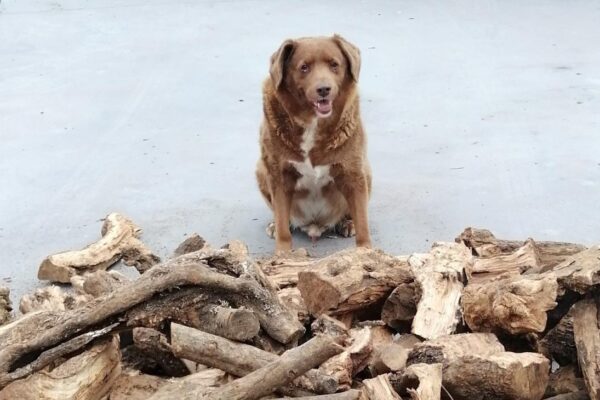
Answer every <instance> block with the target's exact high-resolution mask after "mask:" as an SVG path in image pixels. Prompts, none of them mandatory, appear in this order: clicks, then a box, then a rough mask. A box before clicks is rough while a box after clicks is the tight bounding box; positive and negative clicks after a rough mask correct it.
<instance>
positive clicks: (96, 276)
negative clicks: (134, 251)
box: [71, 270, 131, 297]
mask: <svg viewBox="0 0 600 400" xmlns="http://www.w3.org/2000/svg"><path fill="white" fill-rule="evenodd" d="M129 283H131V279H129V278H128V277H126V276H125V275H123V274H122V273H120V272H117V271H104V270H99V271H94V272H86V273H85V274H83V275H75V276H73V277H71V285H72V286H73V288H74V289H75V291H76V292H78V293H79V294H82V295H85V294H87V295H90V296H92V297H100V296H104V295H106V294H109V293H112V292H113V291H114V290H116V289H117V288H119V287H121V286H125V285H127V284H129Z"/></svg>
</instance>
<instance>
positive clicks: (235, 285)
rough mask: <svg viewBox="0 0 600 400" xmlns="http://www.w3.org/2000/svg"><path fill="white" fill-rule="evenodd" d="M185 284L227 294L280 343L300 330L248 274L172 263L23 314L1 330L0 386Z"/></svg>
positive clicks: (188, 262) (199, 263) (301, 330)
mask: <svg viewBox="0 0 600 400" xmlns="http://www.w3.org/2000/svg"><path fill="white" fill-rule="evenodd" d="M188 256H189V255H186V256H182V257H188ZM232 268H234V267H232ZM240 268H241V267H240ZM186 285H192V286H198V287H200V288H203V289H204V290H205V291H212V292H214V293H215V294H221V295H223V296H227V297H228V298H230V299H233V300H235V301H237V302H238V303H239V304H240V305H241V304H242V303H243V305H244V306H246V307H248V308H249V309H252V310H253V311H254V312H255V313H256V314H257V315H258V317H259V321H260V323H261V326H262V327H263V328H264V329H265V330H266V331H267V333H269V335H271V336H272V337H273V338H275V339H277V340H279V341H281V342H291V341H293V340H295V339H296V338H298V337H299V336H300V335H302V333H303V332H304V328H303V327H302V325H301V324H300V323H299V322H298V321H297V320H296V318H295V316H294V315H293V314H291V313H289V312H288V311H287V310H285V309H284V308H283V307H282V306H281V305H280V303H279V301H278V300H277V298H276V295H275V294H274V293H273V292H272V291H271V290H270V289H268V288H266V287H265V286H263V285H262V284H260V283H259V282H257V281H256V280H254V279H251V277H249V276H248V275H247V274H243V275H241V276H240V278H235V277H232V276H228V275H226V274H223V273H218V272H215V271H214V270H213V269H212V268H209V267H207V265H206V264H203V263H202V261H195V262H194V261H187V260H184V261H182V260H180V259H174V260H170V261H168V262H166V263H165V264H164V265H161V266H156V267H154V268H152V271H149V272H148V273H146V274H144V275H142V276H141V277H140V278H139V279H137V280H136V281H134V282H132V283H131V284H129V285H127V286H123V287H121V288H118V289H117V290H115V291H114V292H112V293H111V294H109V295H106V296H103V297H99V298H96V299H93V300H91V301H89V302H87V303H86V304H84V305H83V306H82V307H80V308H77V309H74V310H68V311H65V312H61V313H57V312H52V311H46V312H37V313H32V314H27V315H26V317H27V316H29V317H28V318H26V319H24V320H22V321H16V322H15V323H13V324H9V325H6V326H3V327H1V328H0V342H1V343H3V344H4V346H3V347H2V348H1V349H0V387H3V386H4V385H6V384H7V383H9V382H10V380H7V376H8V375H7V374H9V372H10V371H11V370H12V368H13V367H12V365H13V363H14V362H15V361H17V360H19V359H20V358H22V357H25V356H27V355H32V354H35V353H36V352H38V351H40V350H43V349H49V348H52V347H53V346H56V345H57V344H59V343H60V342H62V341H65V340H67V339H69V338H71V337H73V336H75V335H77V334H78V333H80V332H82V331H85V330H86V329H90V328H91V327H94V326H98V325H102V324H109V323H110V321H111V320H114V319H115V318H119V317H120V316H121V317H122V315H123V313H124V312H126V311H127V310H129V309H130V308H131V307H133V306H135V305H137V304H140V303H142V302H144V301H146V300H148V299H150V298H151V297H153V296H154V295H156V294H158V293H160V292H163V291H166V290H168V289H172V288H177V287H181V286H186Z"/></svg>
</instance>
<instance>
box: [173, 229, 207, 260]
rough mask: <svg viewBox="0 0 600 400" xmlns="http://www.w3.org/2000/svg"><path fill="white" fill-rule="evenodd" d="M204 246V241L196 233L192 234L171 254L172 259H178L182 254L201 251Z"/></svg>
mask: <svg viewBox="0 0 600 400" xmlns="http://www.w3.org/2000/svg"><path fill="white" fill-rule="evenodd" d="M204 245H206V240H204V238H202V236H200V235H198V234H197V233H192V234H191V235H190V237H188V238H187V239H185V240H184V241H183V242H181V244H180V245H179V246H177V248H176V249H175V251H174V252H173V257H179V256H182V255H184V254H188V253H193V252H195V251H198V250H201V249H203V248H204Z"/></svg>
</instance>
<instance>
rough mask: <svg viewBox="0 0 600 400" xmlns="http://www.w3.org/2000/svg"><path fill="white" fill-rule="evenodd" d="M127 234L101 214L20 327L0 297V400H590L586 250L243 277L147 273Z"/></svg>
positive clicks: (370, 254) (593, 299)
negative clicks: (118, 266) (122, 268)
mask: <svg viewBox="0 0 600 400" xmlns="http://www.w3.org/2000/svg"><path fill="white" fill-rule="evenodd" d="M140 233H141V231H140V229H139V228H138V227H137V226H135V225H134V224H133V223H132V222H131V221H130V220H129V219H127V218H125V217H123V216H122V215H119V214H111V215H109V216H108V217H107V218H106V219H105V222H104V225H103V227H102V237H101V239H100V240H99V241H98V242H96V243H93V244H91V245H90V246H88V247H86V248H85V249H83V250H79V251H70V252H65V253H60V254H55V255H52V256H49V257H48V258H46V259H45V260H44V261H43V262H42V263H41V265H40V268H39V273H38V277H39V278H40V279H42V280H47V281H52V282H56V283H59V284H60V285H56V284H55V285H52V286H47V287H45V288H43V289H39V290H37V291H35V292H34V293H31V294H29V295H26V296H24V297H23V298H22V299H21V301H20V304H19V309H20V312H21V314H22V315H20V316H19V317H15V316H14V315H13V314H14V313H12V312H11V304H10V301H9V299H8V295H9V293H8V290H7V289H6V288H1V287H0V400H9V399H10V400H13V399H24V400H29V399H31V400H46V399H47V400H70V399H78V400H84V399H85V400H100V399H103V400H107V399H109V400H124V399H137V400H142V399H144V400H145V399H152V400H167V399H182V400H186V399H190V400H191V399H223V400H229V399H248V400H251V399H259V398H288V397H289V398H302V399H314V400H318V399H321V400H348V399H367V400H368V399H370V400H384V399H413V400H416V399H420V400H434V399H450V400H459V399H463V400H493V399H519V400H534V399H544V398H546V399H550V398H551V399H554V400H567V399H570V400H574V399H588V398H590V399H592V400H600V326H599V321H598V318H599V310H600V307H599V306H598V299H599V296H598V287H600V247H598V246H595V247H591V248H586V247H585V246H581V245H576V244H569V243H557V242H535V241H534V240H532V239H528V240H526V241H508V240H500V239H497V238H495V237H494V236H493V235H492V234H491V233H490V232H489V231H487V230H482V229H473V228H468V229H466V230H465V231H464V232H463V233H462V234H461V235H460V236H459V237H457V238H456V240H455V242H452V243H435V244H434V245H433V247H432V249H431V251H430V252H429V253H426V254H412V255H410V256H401V257H397V256H391V255H388V254H386V253H384V252H382V251H379V250H368V249H349V250H344V251H341V252H338V253H335V254H333V255H330V256H328V257H325V258H321V259H315V258H311V257H309V256H308V254H307V253H306V252H305V251H302V250H297V251H295V252H293V253H291V254H289V255H286V256H282V257H274V258H269V259H262V260H254V259H252V258H251V257H250V256H249V254H248V250H247V248H246V246H245V245H244V244H243V243H241V242H235V241H234V242H230V243H229V244H227V245H225V246H224V247H222V248H214V247H211V246H210V245H208V244H206V243H205V242H204V240H203V239H202V238H201V237H200V236H198V235H194V236H192V237H190V238H188V239H187V240H186V241H185V242H184V243H182V244H181V245H180V246H179V247H178V248H177V249H176V250H175V252H174V254H173V256H172V257H171V258H170V259H168V260H166V261H163V262H161V261H160V259H159V258H158V257H157V256H155V255H154V254H153V253H152V251H150V250H149V249H148V248H147V247H146V246H145V245H144V244H143V243H142V242H141V241H140V240H139V236H140ZM119 261H122V262H124V263H125V264H127V265H132V266H135V267H136V268H137V269H138V271H139V272H140V273H141V275H140V276H139V277H138V278H137V279H135V280H131V279H129V278H127V277H125V276H124V275H122V274H120V273H118V272H114V271H108V270H107V269H108V268H109V267H110V266H112V265H114V264H115V263H117V262H119ZM65 284H67V285H65Z"/></svg>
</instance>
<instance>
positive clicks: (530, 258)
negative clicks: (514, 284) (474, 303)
mask: <svg viewBox="0 0 600 400" xmlns="http://www.w3.org/2000/svg"><path fill="white" fill-rule="evenodd" d="M541 269H542V263H541V261H540V255H539V252H538V249H537V246H536V243H535V242H534V241H533V240H532V239H528V240H526V241H525V244H524V245H523V246H521V247H519V248H518V249H516V250H515V251H514V252H513V253H510V254H499V255H495V256H492V257H487V258H476V259H475V260H474V262H473V264H472V265H471V266H467V267H466V268H465V272H466V274H467V280H468V282H469V284H472V283H482V282H485V281H489V280H491V279H494V278H499V277H502V278H514V277H517V276H519V275H521V274H523V273H525V272H528V273H534V272H540V271H541Z"/></svg>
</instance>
